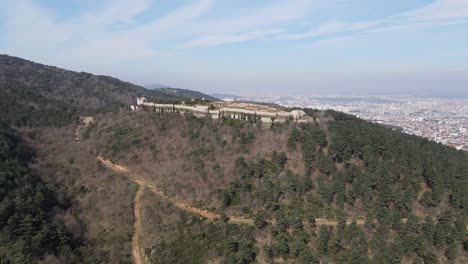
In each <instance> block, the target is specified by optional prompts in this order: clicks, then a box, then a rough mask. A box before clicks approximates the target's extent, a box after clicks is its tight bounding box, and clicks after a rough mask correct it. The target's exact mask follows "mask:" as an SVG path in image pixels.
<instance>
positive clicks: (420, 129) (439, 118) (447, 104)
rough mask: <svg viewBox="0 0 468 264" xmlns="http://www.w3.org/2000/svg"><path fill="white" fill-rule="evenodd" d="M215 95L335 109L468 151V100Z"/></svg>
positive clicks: (234, 98) (230, 98)
mask: <svg viewBox="0 0 468 264" xmlns="http://www.w3.org/2000/svg"><path fill="white" fill-rule="evenodd" d="M215 96H217V97H218V98H220V99H223V100H226V101H233V100H251V101H257V102H265V103H275V104H278V105H281V106H286V107H304V108H315V109H320V110H325V109H333V110H337V111H342V112H345V113H349V114H353V115H355V116H357V117H360V118H362V119H365V120H369V121H371V122H375V123H379V124H384V125H388V126H391V127H393V128H395V129H400V130H401V131H402V132H404V133H407V134H412V135H418V136H421V137H425V138H428V139H430V140H433V141H436V142H439V143H442V144H445V145H448V146H451V147H454V148H456V149H459V150H460V149H463V150H467V151H468V99H436V98H415V97H338V96H336V97H335V96H316V97H315V96H314V97H271V98H261V97H241V96H230V95H223V94H216V95H215Z"/></svg>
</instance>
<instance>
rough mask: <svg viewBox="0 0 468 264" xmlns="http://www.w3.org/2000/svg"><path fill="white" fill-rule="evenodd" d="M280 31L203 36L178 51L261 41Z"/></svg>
mask: <svg viewBox="0 0 468 264" xmlns="http://www.w3.org/2000/svg"><path fill="white" fill-rule="evenodd" d="M280 32H281V30H280V29H269V30H260V31H252V32H247V33H240V34H230V35H226V34H225V35H222V34H221V35H212V36H204V37H200V38H195V39H193V40H190V41H188V42H186V43H184V44H182V45H181V46H179V47H178V48H179V49H187V48H194V47H206V46H217V45H221V44H228V43H238V42H245V41H250V40H254V39H256V40H257V39H262V38H266V37H268V36H272V35H276V34H278V33H280Z"/></svg>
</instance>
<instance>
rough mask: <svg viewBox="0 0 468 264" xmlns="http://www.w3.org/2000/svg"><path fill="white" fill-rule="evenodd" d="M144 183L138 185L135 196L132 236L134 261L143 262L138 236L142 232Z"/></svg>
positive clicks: (137, 263) (136, 262) (136, 263)
mask: <svg viewBox="0 0 468 264" xmlns="http://www.w3.org/2000/svg"><path fill="white" fill-rule="evenodd" d="M144 188H145V187H144V186H143V185H138V190H137V192H136V194H135V197H134V199H135V200H134V202H133V211H134V214H135V224H134V225H133V237H132V254H133V263H135V264H143V261H142V257H141V250H140V244H139V239H138V236H139V234H140V227H141V220H140V199H141V194H142V193H143V189H144Z"/></svg>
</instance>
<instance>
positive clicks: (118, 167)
mask: <svg viewBox="0 0 468 264" xmlns="http://www.w3.org/2000/svg"><path fill="white" fill-rule="evenodd" d="M97 159H98V160H99V161H101V162H102V163H103V164H104V165H105V166H106V167H108V168H110V169H112V170H114V171H116V172H120V173H124V174H125V175H126V176H127V177H128V178H129V179H131V180H132V181H134V182H135V183H137V184H138V185H139V186H140V188H141V187H142V186H143V187H146V188H148V189H149V190H150V191H151V192H153V193H155V194H157V195H159V196H160V197H162V198H164V199H166V200H167V201H169V202H171V203H172V204H173V205H174V206H176V207H178V208H180V209H182V210H185V211H188V212H191V213H194V214H197V215H200V216H203V217H205V218H207V219H216V218H218V219H219V218H221V215H220V214H218V213H213V212H209V211H207V210H204V209H200V208H196V207H193V206H190V205H188V204H186V203H182V202H180V201H177V200H175V199H174V198H172V197H170V196H168V195H166V194H165V193H164V192H162V191H161V190H159V189H158V188H157V186H156V185H154V184H152V183H150V182H147V181H146V180H144V179H142V178H137V177H135V175H134V174H133V173H131V172H130V170H129V169H128V168H127V167H125V166H121V165H118V164H114V163H112V162H111V161H109V160H106V159H104V158H103V157H102V156H97ZM228 217H229V223H237V224H249V225H252V224H253V223H254V220H253V219H250V218H244V217H238V216H232V215H228ZM269 222H274V221H269ZM315 223H316V224H317V225H318V226H322V225H327V226H336V225H338V221H334V220H329V219H325V218H316V219H315ZM351 223H352V220H347V221H346V224H348V225H349V224H351ZM356 223H357V225H364V224H365V221H364V220H362V219H358V220H356Z"/></svg>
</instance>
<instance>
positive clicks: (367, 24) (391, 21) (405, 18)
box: [277, 0, 468, 40]
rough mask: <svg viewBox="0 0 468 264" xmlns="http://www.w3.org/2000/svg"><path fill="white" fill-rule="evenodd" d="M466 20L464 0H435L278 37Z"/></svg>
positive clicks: (415, 27) (457, 22)
mask: <svg viewBox="0 0 468 264" xmlns="http://www.w3.org/2000/svg"><path fill="white" fill-rule="evenodd" d="M467 19H468V1H467V0H436V1H435V2H432V3H430V4H428V5H425V6H423V7H420V8H417V9H414V10H411V11H408V12H403V13H401V14H396V15H393V16H390V17H386V18H381V19H376V20H363V21H358V22H345V21H329V22H325V23H322V24H320V25H318V26H316V27H313V28H311V29H309V30H308V31H306V32H302V33H286V34H281V35H279V36H277V38H278V39H282V40H299V39H310V38H318V37H323V36H327V35H333V34H336V35H337V36H336V38H341V36H342V35H343V34H351V33H360V32H374V33H377V32H385V31H397V30H408V29H412V30H415V29H424V28H430V27H434V26H444V25H457V24H465V23H467Z"/></svg>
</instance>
